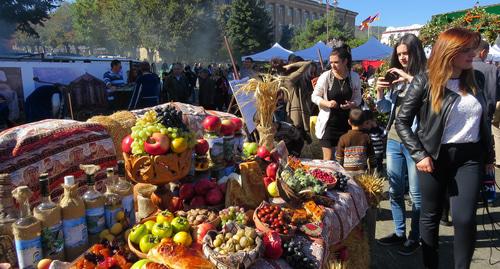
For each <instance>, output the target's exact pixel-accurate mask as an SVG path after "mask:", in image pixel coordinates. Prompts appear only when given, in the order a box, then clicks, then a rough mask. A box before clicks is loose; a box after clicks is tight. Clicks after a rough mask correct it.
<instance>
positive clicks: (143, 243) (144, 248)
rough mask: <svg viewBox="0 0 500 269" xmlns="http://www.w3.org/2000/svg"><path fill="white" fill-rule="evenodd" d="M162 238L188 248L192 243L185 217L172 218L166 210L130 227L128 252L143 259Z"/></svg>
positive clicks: (172, 215)
mask: <svg viewBox="0 0 500 269" xmlns="http://www.w3.org/2000/svg"><path fill="white" fill-rule="evenodd" d="M164 238H172V239H173V241H174V242H175V243H177V244H182V245H184V246H186V247H189V246H190V245H191V244H192V242H193V238H192V235H191V225H190V224H189V221H188V220H187V219H186V218H185V217H180V216H178V217H176V216H174V214H173V213H171V212H169V211H168V210H165V211H161V212H159V213H158V215H156V216H153V217H149V218H146V219H144V220H142V221H141V223H139V224H136V225H135V226H134V227H132V230H131V231H130V233H129V235H128V239H127V241H128V242H127V243H128V246H129V249H130V251H132V252H133V253H134V254H135V255H137V257H139V258H141V259H145V258H147V255H148V252H149V250H150V249H152V248H153V247H155V246H156V245H158V244H159V243H160V242H161V240H162V239H164Z"/></svg>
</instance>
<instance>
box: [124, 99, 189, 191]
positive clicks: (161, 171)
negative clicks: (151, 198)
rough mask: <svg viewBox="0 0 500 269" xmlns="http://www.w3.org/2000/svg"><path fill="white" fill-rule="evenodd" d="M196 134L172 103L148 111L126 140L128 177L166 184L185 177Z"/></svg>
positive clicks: (138, 181) (140, 181) (139, 180)
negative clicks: (156, 109) (183, 120)
mask: <svg viewBox="0 0 500 269" xmlns="http://www.w3.org/2000/svg"><path fill="white" fill-rule="evenodd" d="M195 145H196V139H195V134H194V133H193V132H191V131H190V130H189V129H188V128H187V126H186V125H185V124H184V123H183V122H182V112H180V111H177V110H176V109H175V108H173V107H171V106H167V107H165V108H163V109H160V110H158V111H155V110H150V111H147V112H146V113H145V114H144V116H142V117H141V118H139V119H138V120H137V121H136V124H135V126H134V127H132V134H130V135H128V136H126V137H125V138H124V139H123V140H122V151H123V158H124V160H125V168H126V171H127V175H128V177H129V178H130V179H131V180H133V181H135V182H137V183H149V184H155V185H159V184H166V183H169V182H173V181H177V180H179V179H181V178H184V177H185V176H186V175H187V174H188V173H189V170H190V168H191V160H192V152H193V148H194V146H195Z"/></svg>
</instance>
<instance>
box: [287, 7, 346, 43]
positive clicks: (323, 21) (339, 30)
mask: <svg viewBox="0 0 500 269" xmlns="http://www.w3.org/2000/svg"><path fill="white" fill-rule="evenodd" d="M334 13H335V12H330V13H329V15H328V16H324V17H322V18H320V19H318V20H310V21H307V23H306V25H305V27H303V28H301V29H298V30H297V31H296V34H295V36H294V37H293V39H292V49H293V50H301V49H305V48H308V47H311V46H314V45H315V44H316V43H317V42H318V41H321V40H323V41H325V40H331V39H332V38H335V39H338V40H339V39H341V40H350V39H352V38H353V37H354V30H353V29H350V28H348V27H347V26H346V25H341V24H339V23H338V22H337V20H336V19H335V14H334ZM327 24H328V36H327V31H326V25H327Z"/></svg>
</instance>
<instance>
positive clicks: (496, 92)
mask: <svg viewBox="0 0 500 269" xmlns="http://www.w3.org/2000/svg"><path fill="white" fill-rule="evenodd" d="M489 51H490V44H488V42H486V41H484V40H481V43H480V44H479V46H478V48H477V49H476V57H474V60H473V62H472V66H473V67H474V69H476V70H477V71H479V72H481V73H483V75H484V93H485V95H486V101H487V102H488V116H489V119H490V120H491V119H492V117H493V113H494V112H495V106H496V103H497V101H498V100H499V99H500V71H499V70H498V68H496V66H495V65H493V64H488V63H485V62H484V61H485V60H486V57H488V52H489Z"/></svg>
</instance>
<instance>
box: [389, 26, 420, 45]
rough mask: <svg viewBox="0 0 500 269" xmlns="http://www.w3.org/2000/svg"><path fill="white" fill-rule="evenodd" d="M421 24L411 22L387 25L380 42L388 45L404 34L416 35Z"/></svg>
mask: <svg viewBox="0 0 500 269" xmlns="http://www.w3.org/2000/svg"><path fill="white" fill-rule="evenodd" d="M422 26H423V25H421V24H413V25H410V26H403V27H392V26H391V27H387V29H386V30H385V32H383V33H382V36H381V38H380V42H382V43H384V44H386V45H389V46H390V45H392V44H393V43H394V42H396V41H397V40H398V39H399V38H400V37H402V36H403V35H405V34H414V35H416V36H418V35H419V33H420V28H422Z"/></svg>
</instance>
